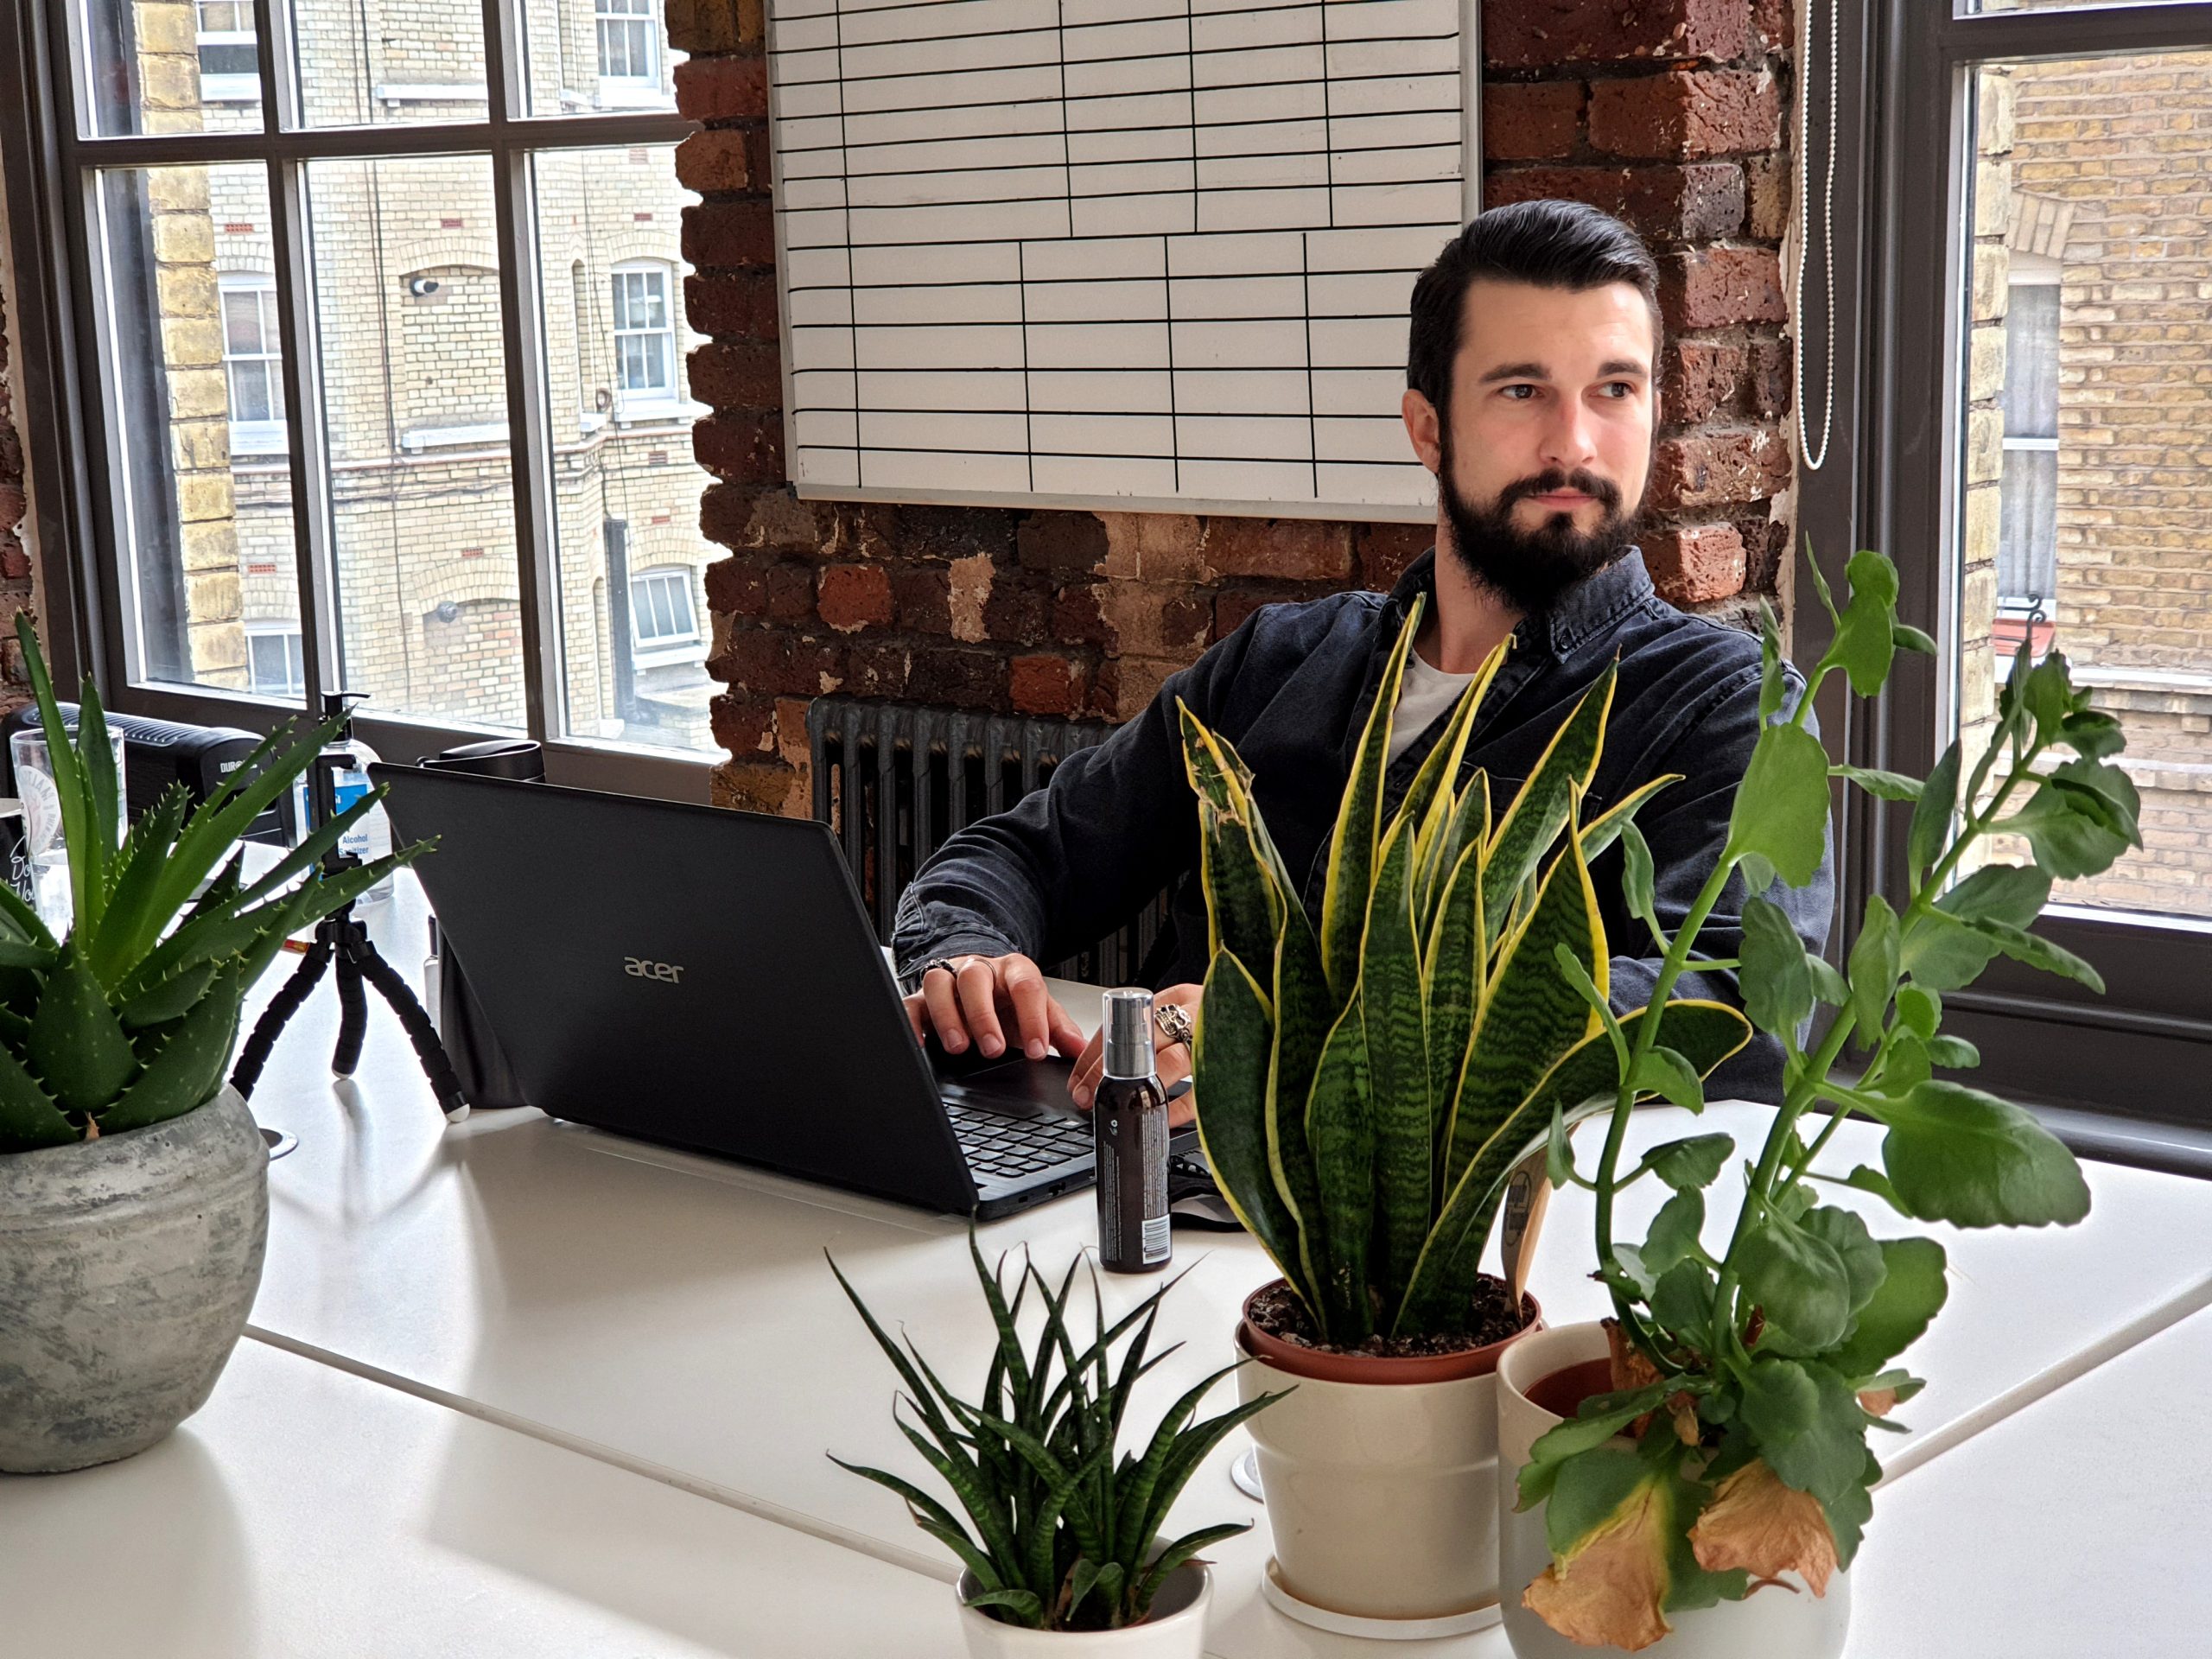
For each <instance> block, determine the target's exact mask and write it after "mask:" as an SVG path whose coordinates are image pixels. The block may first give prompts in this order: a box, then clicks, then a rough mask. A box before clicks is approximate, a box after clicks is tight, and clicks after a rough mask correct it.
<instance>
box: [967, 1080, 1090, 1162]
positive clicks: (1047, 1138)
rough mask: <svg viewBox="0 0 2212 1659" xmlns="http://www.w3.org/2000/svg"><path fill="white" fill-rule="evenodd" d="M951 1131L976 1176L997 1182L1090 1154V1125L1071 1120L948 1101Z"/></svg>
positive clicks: (1069, 1118)
mask: <svg viewBox="0 0 2212 1659" xmlns="http://www.w3.org/2000/svg"><path fill="white" fill-rule="evenodd" d="M944 1109H945V1114H946V1116H949V1117H950V1119H951V1120H952V1133H953V1135H954V1136H955V1137H956V1138H957V1139H958V1141H959V1142H960V1149H961V1150H962V1151H963V1153H965V1154H967V1155H968V1162H969V1166H970V1167H972V1168H973V1169H974V1170H975V1171H976V1173H977V1174H978V1175H985V1176H991V1177H995V1178H996V1179H1000V1180H1007V1179H1013V1178H1014V1177H1016V1176H1020V1175H1028V1174H1033V1173H1035V1172H1037V1171H1038V1170H1040V1169H1050V1168H1052V1166H1054V1165H1056V1164H1065V1163H1066V1162H1068V1161H1069V1160H1071V1159H1075V1158H1082V1157H1086V1156H1088V1155H1089V1154H1090V1151H1091V1141H1090V1123H1089V1122H1085V1121H1080V1120H1077V1119H1076V1118H1071V1117H1058V1116H1042V1117H1014V1116H1008V1115H1007V1113H1004V1112H990V1111H984V1110H982V1109H980V1108H977V1107H974V1106H963V1105H962V1104H960V1103H958V1102H957V1101H950V1100H949V1101H947V1102H946V1103H945V1104H944Z"/></svg>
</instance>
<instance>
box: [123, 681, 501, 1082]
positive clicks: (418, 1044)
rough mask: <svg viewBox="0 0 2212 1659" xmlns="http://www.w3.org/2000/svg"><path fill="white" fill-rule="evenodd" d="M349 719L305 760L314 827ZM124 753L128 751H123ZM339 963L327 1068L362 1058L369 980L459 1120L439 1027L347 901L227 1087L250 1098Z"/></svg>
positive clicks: (339, 706) (324, 812) (328, 869)
mask: <svg viewBox="0 0 2212 1659" xmlns="http://www.w3.org/2000/svg"><path fill="white" fill-rule="evenodd" d="M357 700H358V699H357V698H356V697H355V696H354V694H353V693H352V692H346V691H334V692H330V693H328V694H327V695H326V696H324V698H323V709H322V717H323V718H324V719H325V720H329V719H332V718H333V717H334V716H336V715H344V714H348V713H350V711H351V709H352V706H353V702H355V701H357ZM352 736H353V724H352V721H350V720H349V721H347V722H346V724H345V725H343V726H341V727H340V728H339V731H338V734H337V737H336V740H335V741H334V744H333V745H332V746H330V747H326V748H325V749H324V750H323V752H322V753H321V754H318V755H316V756H315V759H314V760H312V761H311V762H309V763H308V775H307V783H308V787H307V791H306V792H307V802H308V805H307V811H308V823H309V825H310V827H311V828H319V827H321V825H323V824H327V823H329V822H330V821H331V820H332V819H333V818H334V817H337V816H338V791H337V773H338V771H339V769H340V767H341V766H343V767H346V768H349V769H350V768H352V767H353V766H354V764H355V762H354V757H353V754H352V753H349V752H348V751H347V750H346V748H345V747H344V746H345V744H346V741H347V740H349V739H350V738H351V737H352ZM126 753H127V751H126ZM359 863H360V860H359V859H358V858H356V857H354V856H353V855H352V854H351V853H346V852H342V851H340V849H338V848H337V847H335V846H334V847H332V848H331V849H330V850H329V851H328V852H327V853H325V854H324V855H322V870H323V873H324V874H334V873H336V872H337V871H340V870H344V869H351V868H356V867H358V866H359ZM333 962H335V963H337V969H338V1008H339V1015H338V1042H337V1046H336V1047H335V1048H334V1050H333V1051H332V1053H331V1057H330V1069H331V1070H332V1071H334V1072H335V1073H337V1075H338V1076H340V1077H352V1076H353V1068H354V1067H355V1066H356V1065H359V1064H360V1061H361V1041H362V1039H364V1038H365V1037H366V1036H367V1034H368V1024H369V1008H368V999H367V998H366V997H365V996H364V995H362V989H361V988H362V986H363V985H364V984H367V985H371V986H373V987H374V988H375V989H376V993H377V995H379V996H381V997H382V998H384V1000H385V1005H386V1006H387V1007H390V1008H391V1011H392V1013H394V1014H397V1015H398V1016H399V1023H400V1027H401V1028H402V1029H403V1030H404V1031H405V1032H406V1033H407V1040H408V1042H409V1043H410V1044H411V1045H412V1046H413V1047H414V1050H415V1058H416V1059H417V1060H419V1061H421V1062H422V1065H423V1076H424V1077H428V1078H429V1082H430V1092H431V1093H432V1094H433V1095H435V1096H437V1102H438V1107H439V1109H440V1110H442V1112H444V1113H445V1115H446V1117H447V1119H448V1122H458V1121H459V1120H460V1119H461V1118H463V1117H466V1116H467V1115H468V1100H467V1096H465V1095H463V1094H462V1092H461V1080H460V1079H459V1078H458V1077H455V1076H454V1069H453V1062H452V1061H451V1060H449V1059H448V1058H446V1052H445V1050H444V1048H443V1047H442V1046H440V1044H439V1041H438V1028H437V1027H435V1026H434V1025H432V1024H431V1023H430V1016H429V1014H425V1013H423V1005H422V1004H421V1003H420V1002H417V1001H416V1000H415V993H414V992H413V991H411V990H410V989H409V988H408V987H407V982H406V981H405V980H404V979H402V978H401V977H400V976H399V975H398V974H397V972H396V971H395V970H394V969H393V968H392V966H391V963H388V962H386V961H385V959H384V958H383V957H381V956H379V955H378V954H377V948H376V945H375V944H374V943H373V942H372V940H371V939H370V938H369V934H368V930H367V929H366V928H365V927H363V926H362V925H361V924H360V922H359V920H358V919H356V918H355V917H354V915H353V905H352V904H351V903H350V902H348V903H346V904H344V905H341V906H339V907H338V908H337V909H336V910H334V911H333V912H331V913H330V914H329V915H327V916H326V917H324V918H322V919H321V921H319V922H317V923H316V924H315V943H314V944H311V945H309V946H308V952H307V955H306V956H305V957H302V958H301V961H300V965H299V966H298V968H296V969H294V970H293V973H292V977H291V978H290V979H289V980H288V981H287V982H285V985H284V988H283V989H282V990H280V991H278V992H277V995H275V996H273V997H271V998H270V1001H269V1006H268V1007H266V1008H264V1009H263V1010H262V1014H261V1018H260V1020H257V1022H256V1023H255V1025H254V1027H253V1035H252V1036H251V1037H250V1038H248V1039H246V1043H245V1047H243V1048H242V1049H240V1050H239V1051H238V1061H237V1064H236V1065H233V1066H232V1068H231V1086H232V1088H233V1089H235V1090H238V1093H239V1094H240V1095H242V1096H245V1098H247V1099H248V1100H251V1098H252V1097H253V1087H254V1085H255V1084H257V1083H258V1082H260V1081H261V1071H262V1068H263V1067H264V1066H265V1065H268V1063H269V1053H270V1050H271V1049H273V1048H274V1047H276V1046H277V1038H278V1037H279V1036H281V1035H282V1034H283V1030H284V1026H285V1022H286V1021H288V1020H290V1019H291V1017H292V1016H293V1015H294V1014H297V1013H298V1012H299V1011H300V1009H301V1008H302V1007H303V1006H305V1004H306V1002H307V1000H308V995H309V993H311V992H312V991H313V990H314V989H315V985H316V983H317V982H319V981H320V980H321V978H322V976H323V972H324V970H325V969H327V968H329V967H330V966H331V964H332V963H333Z"/></svg>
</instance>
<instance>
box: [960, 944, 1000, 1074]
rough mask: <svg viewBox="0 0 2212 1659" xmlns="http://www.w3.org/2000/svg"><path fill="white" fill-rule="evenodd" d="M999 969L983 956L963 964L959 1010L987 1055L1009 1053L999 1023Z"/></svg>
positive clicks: (992, 1056)
mask: <svg viewBox="0 0 2212 1659" xmlns="http://www.w3.org/2000/svg"><path fill="white" fill-rule="evenodd" d="M998 1002H999V976H998V970H997V969H995V968H994V967H993V966H992V965H991V963H990V962H989V961H988V959H986V958H985V957H969V958H968V960H967V961H965V962H963V963H961V964H960V1010H961V1013H962V1014H963V1016H964V1017H965V1018H966V1020H967V1021H968V1029H969V1032H970V1033H972V1034H973V1035H974V1037H975V1039H976V1047H977V1048H978V1049H979V1050H981V1051H982V1053H983V1055H984V1056H985V1058H996V1057H997V1056H999V1055H1001V1054H1003V1053H1005V1052H1006V1033H1005V1031H1004V1030H1003V1029H1001V1027H1000V1025H999V1007H998Z"/></svg>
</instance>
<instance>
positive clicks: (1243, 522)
mask: <svg viewBox="0 0 2212 1659" xmlns="http://www.w3.org/2000/svg"><path fill="white" fill-rule="evenodd" d="M1198 551H1199V553H1200V555H1201V556H1203V557H1204V558H1205V563H1206V568H1207V569H1210V570H1211V571H1212V572H1213V573H1214V574H1215V575H1222V576H1281V577H1286V578H1290V579H1293V580H1299V579H1302V580H1306V581H1313V582H1342V581H1344V579H1345V578H1346V577H1347V576H1349V575H1351V526H1350V525H1348V524H1330V523H1327V522H1325V521H1324V520H1320V519H1314V518H1209V519H1207V520H1206V524H1205V537H1204V539H1203V540H1202V541H1201V542H1200V543H1199V544H1198Z"/></svg>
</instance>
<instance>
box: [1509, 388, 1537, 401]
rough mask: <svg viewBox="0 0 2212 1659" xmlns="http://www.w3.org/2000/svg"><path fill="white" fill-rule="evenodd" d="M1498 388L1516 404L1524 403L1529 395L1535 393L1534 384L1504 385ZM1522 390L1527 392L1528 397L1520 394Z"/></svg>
mask: <svg viewBox="0 0 2212 1659" xmlns="http://www.w3.org/2000/svg"><path fill="white" fill-rule="evenodd" d="M1500 390H1501V391H1502V392H1503V395H1504V396H1506V397H1510V398H1511V399H1512V400H1513V401H1514V402H1515V403H1516V404H1525V403H1527V402H1528V401H1529V397H1535V395H1536V389H1535V387H1534V386H1504V387H1502V388H1500ZM1524 391H1525V392H1527V393H1528V394H1529V397H1522V396H1521V394H1522V392H1524Z"/></svg>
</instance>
